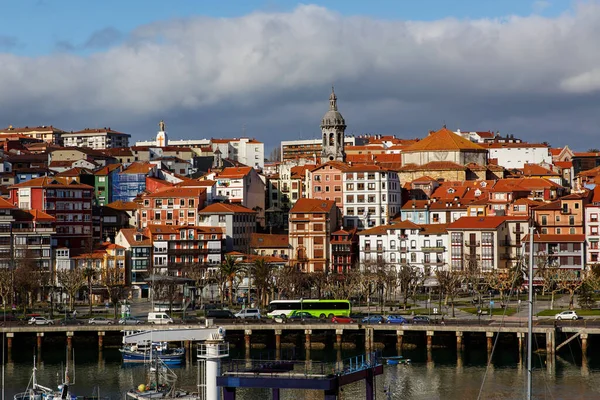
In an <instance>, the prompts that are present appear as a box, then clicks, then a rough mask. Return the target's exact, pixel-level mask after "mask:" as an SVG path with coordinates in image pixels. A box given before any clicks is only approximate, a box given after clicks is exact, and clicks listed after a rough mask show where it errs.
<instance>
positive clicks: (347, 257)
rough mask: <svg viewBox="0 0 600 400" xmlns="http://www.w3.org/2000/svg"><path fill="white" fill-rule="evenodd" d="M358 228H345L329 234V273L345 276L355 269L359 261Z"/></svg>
mask: <svg viewBox="0 0 600 400" xmlns="http://www.w3.org/2000/svg"><path fill="white" fill-rule="evenodd" d="M358 249H359V237H358V228H346V229H340V230H338V231H335V232H333V233H332V234H331V271H332V272H336V273H338V274H345V273H346V272H349V271H351V270H352V269H353V268H356V267H357V263H358V260H359V250H358Z"/></svg>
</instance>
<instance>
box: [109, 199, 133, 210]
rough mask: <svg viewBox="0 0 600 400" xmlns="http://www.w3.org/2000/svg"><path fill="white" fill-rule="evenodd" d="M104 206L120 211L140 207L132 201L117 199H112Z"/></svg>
mask: <svg viewBox="0 0 600 400" xmlns="http://www.w3.org/2000/svg"><path fill="white" fill-rule="evenodd" d="M105 207H108V208H112V209H114V210H121V211H135V210H138V209H140V208H141V205H140V204H138V203H136V202H133V201H123V200H117V201H113V202H112V203H108V204H107V205H106V206H105Z"/></svg>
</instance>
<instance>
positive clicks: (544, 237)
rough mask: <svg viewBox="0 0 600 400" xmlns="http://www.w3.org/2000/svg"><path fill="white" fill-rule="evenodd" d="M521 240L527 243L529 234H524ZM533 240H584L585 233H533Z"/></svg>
mask: <svg viewBox="0 0 600 400" xmlns="http://www.w3.org/2000/svg"><path fill="white" fill-rule="evenodd" d="M521 241H522V242H524V243H527V242H529V235H525V237H524V238H523V239H521ZM533 241H534V242H535V243H553V242H556V243H565V242H579V243H581V242H585V235H579V234H575V235H570V234H564V235H549V234H537V233H536V234H535V235H533Z"/></svg>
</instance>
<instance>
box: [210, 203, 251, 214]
mask: <svg viewBox="0 0 600 400" xmlns="http://www.w3.org/2000/svg"><path fill="white" fill-rule="evenodd" d="M198 212H199V213H201V214H223V213H225V214H233V213H236V214H239V213H247V214H256V211H254V210H251V209H249V208H247V207H244V206H240V205H237V204H227V203H213V204H210V205H208V206H206V207H204V208H203V209H202V210H200V211H198Z"/></svg>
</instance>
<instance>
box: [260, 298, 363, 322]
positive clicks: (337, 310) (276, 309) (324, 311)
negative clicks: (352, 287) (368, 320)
mask: <svg viewBox="0 0 600 400" xmlns="http://www.w3.org/2000/svg"><path fill="white" fill-rule="evenodd" d="M351 309H352V308H351V306H350V301H349V300H312V299H300V300H273V301H272V302H270V303H269V312H268V313H267V317H269V318H275V317H277V318H287V317H289V316H290V314H291V313H292V312H293V311H306V312H308V313H310V314H311V315H312V316H313V317H317V318H331V317H333V316H334V315H336V316H344V317H349V316H350V312H351Z"/></svg>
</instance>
